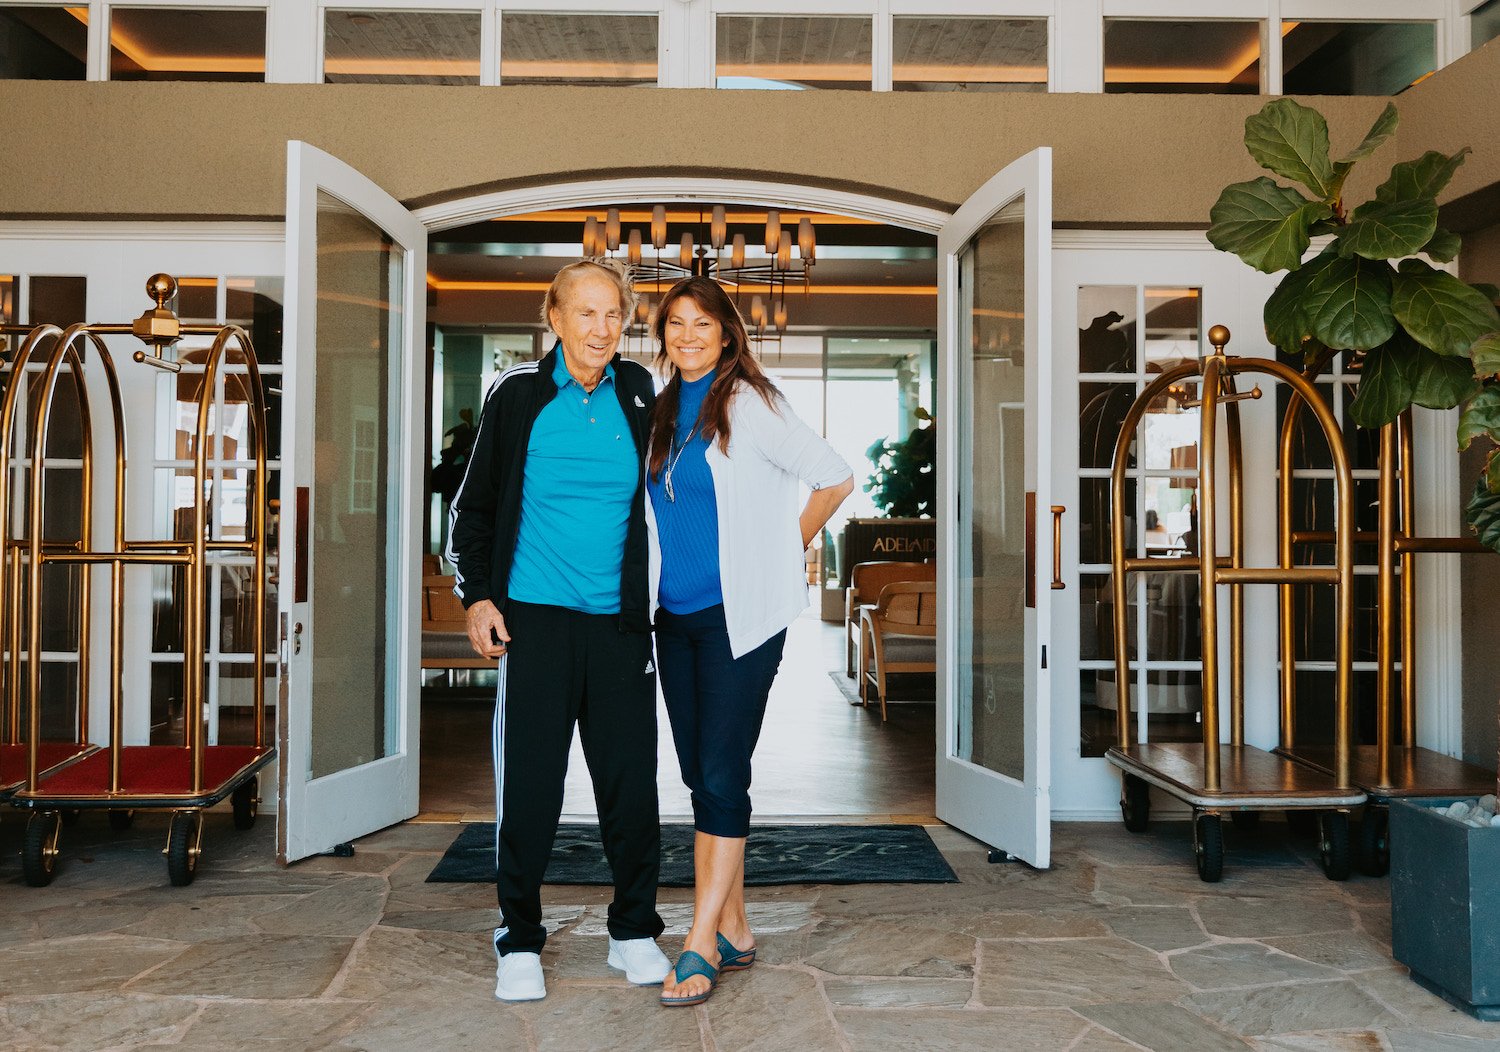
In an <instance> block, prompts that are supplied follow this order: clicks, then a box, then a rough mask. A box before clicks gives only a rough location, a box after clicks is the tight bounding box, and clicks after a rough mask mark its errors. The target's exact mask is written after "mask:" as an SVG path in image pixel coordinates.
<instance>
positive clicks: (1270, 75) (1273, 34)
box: [1260, 0, 1282, 95]
mask: <svg viewBox="0 0 1500 1052" xmlns="http://www.w3.org/2000/svg"><path fill="white" fill-rule="evenodd" d="M1260 68H1261V90H1262V91H1264V92H1265V93H1266V94H1267V95H1280V94H1281V70H1282V65H1281V0H1266V28H1265V43H1264V44H1262V45H1261V56H1260Z"/></svg>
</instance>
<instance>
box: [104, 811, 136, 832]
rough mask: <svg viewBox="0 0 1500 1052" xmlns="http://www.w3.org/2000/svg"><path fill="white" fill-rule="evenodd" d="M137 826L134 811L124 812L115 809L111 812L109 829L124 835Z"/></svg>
mask: <svg viewBox="0 0 1500 1052" xmlns="http://www.w3.org/2000/svg"><path fill="white" fill-rule="evenodd" d="M134 824H135V812H134V811H122V810H120V809H118V808H115V809H113V810H111V811H110V812H109V828H111V829H113V830H114V831H115V832H117V833H123V832H125V830H127V829H129V828H130V827H131V826H132V825H134Z"/></svg>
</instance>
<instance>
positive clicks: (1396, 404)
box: [1349, 345, 1413, 428]
mask: <svg viewBox="0 0 1500 1052" xmlns="http://www.w3.org/2000/svg"><path fill="white" fill-rule="evenodd" d="M1408 364H1409V363H1408V362H1406V361H1404V360H1403V357H1402V354H1401V352H1400V351H1399V350H1396V349H1393V348H1392V347H1390V346H1388V345H1382V346H1380V347H1376V348H1374V349H1373V350H1371V351H1370V352H1369V353H1368V354H1366V355H1365V361H1364V366H1363V367H1362V368H1361V369H1360V372H1359V391H1358V393H1357V394H1356V395H1355V396H1354V401H1353V402H1351V403H1350V404H1349V416H1350V417H1351V418H1353V420H1354V422H1355V423H1356V424H1358V425H1359V426H1360V427H1364V428H1376V427H1384V426H1385V425H1386V424H1389V423H1390V422H1391V421H1392V420H1394V419H1396V417H1398V416H1400V415H1401V414H1402V412H1403V411H1404V410H1405V409H1406V407H1407V406H1409V405H1411V398H1412V393H1413V388H1412V384H1411V380H1410V379H1409V378H1408V376H1407V365H1408Z"/></svg>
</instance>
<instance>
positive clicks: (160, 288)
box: [130, 274, 182, 373]
mask: <svg viewBox="0 0 1500 1052" xmlns="http://www.w3.org/2000/svg"><path fill="white" fill-rule="evenodd" d="M146 295H148V296H150V297H151V299H152V301H153V302H154V303H155V304H156V306H154V307H152V308H151V309H150V310H148V311H146V312H145V313H144V314H142V315H141V316H140V317H139V318H137V319H135V321H133V322H131V324H130V331H131V333H133V334H134V335H135V338H136V339H138V340H140V341H141V342H142V343H145V344H147V345H149V346H150V348H151V353H150V354H147V353H146V352H145V351H136V352H135V354H133V355H131V357H132V358H133V359H134V360H135V361H137V362H145V363H147V364H148V365H154V366H156V367H157V368H159V369H167V370H169V371H171V372H174V373H175V372H177V371H178V370H179V369H181V368H182V366H180V365H178V364H177V363H176V362H174V361H172V360H171V359H170V358H163V357H162V353H163V352H164V351H166V349H167V348H168V347H171V346H172V345H173V344H175V343H176V342H177V341H178V340H179V339H180V338H181V337H182V320H181V319H180V318H178V317H177V314H176V312H174V311H173V310H172V308H170V307H168V306H167V301H168V300H170V299H171V298H172V297H173V296H175V295H177V279H176V278H174V277H172V275H170V274H152V275H151V276H150V277H149V278H147V279H146Z"/></svg>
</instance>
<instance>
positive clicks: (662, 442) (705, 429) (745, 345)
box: [651, 275, 780, 479]
mask: <svg viewBox="0 0 1500 1052" xmlns="http://www.w3.org/2000/svg"><path fill="white" fill-rule="evenodd" d="M684 296H686V297H688V298H689V299H691V300H692V301H693V302H694V303H696V304H697V305H698V309H699V310H701V311H702V312H703V313H705V314H707V315H709V316H710V317H711V318H713V319H714V320H715V321H717V322H718V323H719V325H720V327H721V328H722V329H723V332H724V336H725V337H726V338H727V339H728V341H729V342H728V344H726V345H725V347H724V351H723V353H722V354H720V355H719V364H718V367H717V368H718V372H717V375H716V376H715V377H714V381H713V385H712V386H711V387H709V389H708V397H706V398H704V399H703V408H702V409H700V410H699V411H698V421H699V423H700V425H701V431H700V433H701V434H702V435H703V437H704V438H707V439H710V440H714V439H717V440H718V443H719V451H720V452H721V453H727V452H728V451H729V406H730V403H731V402H732V401H733V399H734V395H735V391H736V389H737V388H738V387H739V385H740V384H741V383H744V384H745V385H746V386H748V387H750V388H751V389H752V390H754V391H755V392H756V393H757V394H758V395H760V396H761V397H762V398H764V399H765V400H766V405H768V406H770V407H771V408H772V409H775V408H776V398H777V396H778V395H779V394H780V392H779V391H777V389H776V385H775V384H774V383H772V382H771V379H770V377H768V376H766V374H765V373H764V372H763V371H762V370H761V367H760V362H758V361H756V360H755V355H754V354H752V353H751V352H750V337H749V336H748V335H746V333H745V323H744V321H742V320H741V319H740V312H739V311H737V310H736V309H735V307H734V301H732V300H731V299H730V298H729V296H728V295H727V294H726V293H725V292H724V289H723V287H722V286H721V285H720V284H719V283H718V282H717V281H715V280H714V279H713V278H708V277H704V276H702V275H695V276H693V277H690V278H683V279H682V280H681V281H679V282H678V283H677V284H675V285H673V286H672V287H671V288H670V289H668V290H667V294H666V295H665V296H663V297H662V298H661V304H660V305H659V306H658V307H657V308H656V321H655V322H654V323H653V324H652V327H651V328H652V331H653V332H654V333H655V335H656V366H657V368H658V369H661V370H663V371H664V372H665V371H667V370H670V372H671V377H670V379H669V380H668V381H667V386H666V387H665V388H664V389H663V390H662V393H661V394H660V395H658V396H657V399H656V406H655V408H654V409H653V410H652V411H651V477H652V478H653V479H656V478H660V477H661V472H662V468H663V467H664V466H665V465H666V462H667V453H668V451H669V450H670V449H671V446H672V435H673V433H674V432H675V431H676V429H677V404H678V398H679V397H680V396H681V393H682V374H681V373H680V372H678V371H677V369H676V368H674V367H672V365H671V359H670V358H668V357H667V316H668V315H669V314H671V312H672V304H674V303H676V302H677V301H678V300H680V299H682V298H683V297H684Z"/></svg>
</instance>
